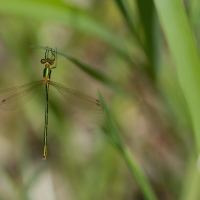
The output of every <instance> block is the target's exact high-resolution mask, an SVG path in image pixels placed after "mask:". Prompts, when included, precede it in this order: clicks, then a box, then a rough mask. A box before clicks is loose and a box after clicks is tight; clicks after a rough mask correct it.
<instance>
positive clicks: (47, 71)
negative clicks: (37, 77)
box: [43, 67, 51, 80]
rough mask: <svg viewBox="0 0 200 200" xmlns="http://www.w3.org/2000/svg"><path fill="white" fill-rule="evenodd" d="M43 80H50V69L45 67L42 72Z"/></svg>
mask: <svg viewBox="0 0 200 200" xmlns="http://www.w3.org/2000/svg"><path fill="white" fill-rule="evenodd" d="M43 78H48V79H49V80H50V79H51V69H50V68H47V67H45V68H44V70H43Z"/></svg>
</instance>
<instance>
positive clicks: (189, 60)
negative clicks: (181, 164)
mask: <svg viewBox="0 0 200 200" xmlns="http://www.w3.org/2000/svg"><path fill="white" fill-rule="evenodd" d="M154 2H155V5H156V8H157V11H158V15H159V18H160V22H161V25H162V28H163V31H164V34H165V36H166V40H167V42H168V46H169V49H170V52H171V55H172V57H173V59H174V63H175V68H176V72H177V76H178V77H177V78H178V79H179V82H180V86H181V88H182V91H183V95H184V97H185V100H186V103H187V106H188V110H189V114H190V118H191V125H192V128H193V134H194V140H195V147H196V152H197V154H196V159H197V157H198V154H199V153H200V123H199V115H200V103H199V102H200V88H199V87H200V62H199V58H198V52H197V49H196V46H195V44H194V39H193V35H192V32H191V30H190V26H189V22H188V19H187V15H186V11H185V9H184V6H183V3H182V1H181V0H154ZM192 173H194V176H191V177H193V178H192V180H191V181H190V182H189V183H188V184H187V186H185V185H184V187H187V194H184V196H187V197H189V198H188V199H191V200H192V199H195V198H194V197H195V196H196V195H197V194H199V190H198V188H199V187H197V186H199V184H200V179H199V176H196V175H195V174H196V173H197V167H196V165H194V166H193V170H192ZM198 174H199V172H198Z"/></svg>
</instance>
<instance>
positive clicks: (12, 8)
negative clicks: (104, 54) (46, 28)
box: [0, 0, 133, 63]
mask: <svg viewBox="0 0 200 200" xmlns="http://www.w3.org/2000/svg"><path fill="white" fill-rule="evenodd" d="M30 8H31V9H30ZM0 13H1V14H4V13H5V14H6V15H8V14H10V15H13V16H22V17H29V18H34V19H39V20H50V21H57V22H60V23H63V24H65V25H69V26H71V27H74V28H76V29H78V30H80V31H84V32H86V33H88V34H90V35H93V36H94V37H97V38H100V39H101V40H103V41H104V42H106V43H107V44H108V45H110V46H111V47H112V48H114V49H115V51H116V52H118V53H119V54H120V55H121V56H123V57H124V58H126V59H128V60H129V61H130V62H131V63H132V62H133V59H132V58H131V57H130V56H129V54H128V53H127V49H126V48H127V46H129V44H128V42H126V41H125V40H123V39H122V38H119V37H118V36H117V35H115V34H113V33H112V32H110V30H109V29H108V28H106V27H105V26H104V25H102V24H101V23H100V22H98V21H95V19H94V17H93V16H91V15H90V14H89V13H88V12H86V11H84V10H81V9H80V8H76V7H73V6H71V5H69V4H67V3H64V2H63V1H52V0H29V1H27V0H18V1H15V0H7V1H2V0H0ZM122 44H123V45H122Z"/></svg>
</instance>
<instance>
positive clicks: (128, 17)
mask: <svg viewBox="0 0 200 200" xmlns="http://www.w3.org/2000/svg"><path fill="white" fill-rule="evenodd" d="M115 3H116V5H117V7H118V8H119V10H120V12H121V14H122V16H123V17H124V19H125V21H126V23H127V25H128V27H129V29H130V30H131V32H132V34H133V35H134V36H135V38H136V39H137V41H138V43H139V44H140V45H141V47H143V44H142V41H141V38H140V37H139V35H138V33H137V27H136V25H135V23H134V21H133V19H134V16H133V12H132V11H131V9H130V5H129V4H128V2H127V1H124V0H115Z"/></svg>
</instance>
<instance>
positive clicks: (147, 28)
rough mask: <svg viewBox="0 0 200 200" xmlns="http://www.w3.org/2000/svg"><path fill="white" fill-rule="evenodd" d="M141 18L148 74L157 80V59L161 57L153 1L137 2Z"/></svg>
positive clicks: (143, 0)
mask: <svg viewBox="0 0 200 200" xmlns="http://www.w3.org/2000/svg"><path fill="white" fill-rule="evenodd" d="M137 5H138V11H139V17H140V20H141V24H142V27H143V30H144V48H145V52H146V54H147V57H148V61H149V62H148V63H147V65H148V66H147V67H146V69H147V73H148V74H149V76H150V77H151V78H152V79H153V80H155V75H156V72H155V71H156V70H155V69H156V59H157V58H158V57H159V56H158V54H159V51H157V49H158V45H156V41H157V38H155V37H156V25H157V24H156V22H157V21H156V15H155V7H154V4H153V0H148V1H146V0H137Z"/></svg>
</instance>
